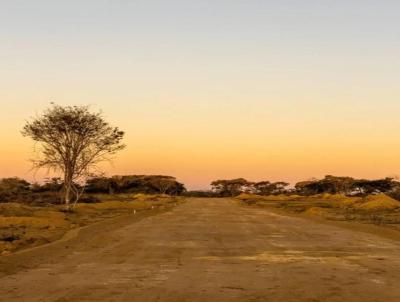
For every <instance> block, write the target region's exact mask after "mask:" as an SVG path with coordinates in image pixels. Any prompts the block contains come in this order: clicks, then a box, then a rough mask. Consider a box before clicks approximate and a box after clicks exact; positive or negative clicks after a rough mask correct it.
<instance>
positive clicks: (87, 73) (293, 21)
mask: <svg viewBox="0 0 400 302" xmlns="http://www.w3.org/2000/svg"><path fill="white" fill-rule="evenodd" d="M399 54H400V1H398V0H396V1H385V0H379V1H378V0H376V1H370V0H359V1H356V0H346V1H345V0H332V1H325V0H318V1H311V0H292V1H269V0H263V1H261V0H240V1H239V0H212V1H211V0H210V1H209V0H201V1H199V0H197V1H191V0H184V1H183V0H182V1H176V0H175V1H174V0H169V1H165V0H159V1H152V0H143V1H135V0H131V1H128V0H113V1H111V0H110V1H102V0H92V1H88V0H87V1H85V0H79V1H72V0H68V1H66V0H65V1H55V0H51V1H50V0H49V1H40V0H35V1H29V0H25V1H19V0H9V1H4V0H0V102H1V105H2V106H1V108H2V109H1V111H0V120H1V127H0V139H1V146H0V177H6V176H14V175H18V176H20V177H24V178H27V179H29V180H32V179H34V175H33V173H32V171H30V163H29V161H28V159H29V158H30V156H31V153H32V151H31V149H32V148H31V147H32V143H31V142H30V141H29V140H28V139H26V138H23V137H21V135H20V132H19V131H20V129H21V128H22V126H23V124H24V122H25V120H26V119H28V118H29V117H30V116H34V115H35V114H37V113H40V112H41V111H42V110H43V109H45V108H46V107H47V106H48V105H49V104H50V102H52V101H53V102H56V103H58V104H62V105H66V104H85V105H91V106H92V108H93V110H100V109H102V110H103V111H104V113H105V115H106V116H107V118H108V119H109V120H110V121H111V122H112V123H113V124H115V125H117V126H119V127H120V128H122V129H123V130H125V131H126V140H125V142H126V144H127V145H128V147H127V148H126V150H124V151H123V152H121V153H120V154H119V156H118V157H117V159H116V160H115V161H114V163H113V165H112V166H110V165H106V166H105V170H106V171H107V173H108V174H109V175H113V174H147V173H151V174H169V175H174V176H176V177H177V178H178V179H179V180H180V181H183V182H184V183H186V184H187V185H188V187H189V188H206V187H207V186H208V184H209V183H210V181H211V180H213V179H217V178H233V177H245V178H248V179H249V180H259V179H270V180H286V181H290V182H294V181H297V180H301V179H307V178H310V177H322V176H323V175H325V174H334V175H351V176H355V177H368V178H375V177H383V176H388V175H395V174H398V173H400V133H399V129H400V83H399V82H400V59H399ZM40 177H42V175H41V176H38V175H36V179H38V178H40Z"/></svg>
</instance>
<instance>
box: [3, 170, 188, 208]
mask: <svg viewBox="0 0 400 302" xmlns="http://www.w3.org/2000/svg"><path fill="white" fill-rule="evenodd" d="M74 185H75V186H76V187H78V188H80V189H83V191H84V192H86V193H105V194H116V193H144V194H168V195H182V194H183V193H184V192H185V191H186V188H185V186H184V185H183V184H182V183H180V182H178V181H177V180H176V179H175V178H174V177H172V176H165V175H124V176H113V177H93V178H90V179H88V180H87V181H86V183H85V184H84V185H79V184H74ZM64 188H65V186H64V183H63V180H62V179H61V178H50V179H46V180H45V181H44V183H43V184H38V183H32V184H31V183H29V182H28V181H26V180H24V179H21V178H18V177H12V178H3V179H0V202H9V201H21V200H22V201H28V202H31V201H34V200H37V199H39V200H41V199H45V200H46V201H49V202H51V201H52V202H54V199H55V198H57V196H58V198H57V201H60V197H62V194H61V193H63V190H64ZM60 194H61V195H60ZM86 199H87V198H86ZM82 201H85V198H83V200H82Z"/></svg>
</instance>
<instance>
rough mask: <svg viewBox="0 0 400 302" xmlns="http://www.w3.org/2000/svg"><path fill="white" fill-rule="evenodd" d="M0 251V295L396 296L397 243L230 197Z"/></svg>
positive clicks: (399, 288) (176, 299)
mask: <svg viewBox="0 0 400 302" xmlns="http://www.w3.org/2000/svg"><path fill="white" fill-rule="evenodd" d="M69 237H70V238H66V239H65V240H63V241H60V242H56V243H53V244H51V245H49V246H47V247H46V246H43V247H41V248H39V249H34V250H32V251H26V252H23V253H21V254H18V255H12V256H5V257H1V258H2V259H1V260H0V271H2V272H3V274H2V275H1V278H0V301H4V302H12V301H29V302H35V301H58V302H61V301H79V302H85V301H129V302H131V301H138V302H146V301H171V302H180V301H188V302H189V301H190V302H197V301H201V302H212V301H218V302H221V301H241V302H243V301H271V302H278V301H282V302H290V301H296V302H302V301H307V302H317V301H321V302H329V301H332V302H333V301H338V302H352V301H359V302H368V301H376V302H378V301H379V302H382V301H387V302H397V301H400V249H399V248H400V242H399V241H396V240H393V239H387V238H385V237H380V236H378V235H373V234H370V233H366V232H361V231H358V230H351V229H348V228H343V227H340V226H336V225H331V224H325V223H319V222H316V221H312V220H308V219H305V218H299V217H291V216H283V215H278V214H274V213H272V212H269V211H268V210H265V209H260V208H252V207H246V206H242V205H240V204H239V203H238V202H237V201H235V200H232V199H206V198H203V199H188V201H187V202H186V203H183V204H182V205H180V206H178V207H176V208H174V209H173V210H172V211H169V212H165V213H161V214H158V215H154V216H150V217H147V218H143V219H142V220H140V221H137V219H134V218H132V217H124V218H119V219H115V220H110V221H107V222H104V223H101V224H99V225H95V226H92V227H89V228H86V229H84V230H81V231H80V232H79V233H78V232H76V234H72V235H71V234H70V235H69Z"/></svg>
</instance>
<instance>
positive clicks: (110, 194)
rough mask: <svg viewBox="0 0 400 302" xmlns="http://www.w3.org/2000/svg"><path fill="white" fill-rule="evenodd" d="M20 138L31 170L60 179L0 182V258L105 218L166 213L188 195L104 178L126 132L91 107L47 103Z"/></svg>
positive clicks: (154, 181)
mask: <svg viewBox="0 0 400 302" xmlns="http://www.w3.org/2000/svg"><path fill="white" fill-rule="evenodd" d="M22 134H23V135H24V136H26V137H29V138H31V139H32V140H33V141H34V142H35V148H34V151H35V158H33V159H32V163H33V168H34V169H43V168H44V169H47V170H48V171H49V172H51V174H52V175H57V176H58V177H53V178H50V179H47V180H45V181H44V182H43V183H29V182H28V181H26V180H24V179H20V178H17V177H14V178H4V179H0V254H2V255H6V254H9V253H11V252H15V251H17V250H20V249H22V248H26V247H32V246H36V245H40V244H43V243H48V242H51V241H54V240H56V239H59V238H61V237H62V236H63V235H64V234H65V233H66V232H67V231H68V230H71V229H73V228H76V227H80V226H85V225H88V224H91V223H94V222H98V221H100V220H103V219H106V218H111V217H115V216H118V215H128V214H129V215H137V214H139V212H141V211H145V210H157V209H165V208H169V207H172V206H174V205H175V204H176V203H177V202H179V201H180V200H181V199H179V198H178V197H177V195H179V194H181V193H182V192H184V191H185V190H186V189H185V187H184V185H183V184H181V183H179V182H178V181H177V180H176V179H175V178H174V177H172V176H165V175H124V176H113V177H105V176H103V174H102V173H101V172H100V171H99V168H98V164H99V163H101V162H103V161H109V160H111V159H112V157H113V156H114V155H115V154H116V153H117V152H118V151H120V150H122V149H124V147H125V145H124V144H123V143H122V139H123V137H124V132H123V131H121V130H119V128H118V127H113V126H111V125H109V123H108V122H107V121H106V120H105V118H104V117H103V115H102V114H101V113H100V112H99V113H93V112H90V110H89V107H86V106H66V107H62V106H59V105H55V104H52V106H51V107H50V108H49V109H47V110H46V111H44V112H43V113H42V114H41V115H38V116H37V117H35V118H33V119H31V120H30V121H28V122H27V123H26V124H25V126H24V127H23V130H22Z"/></svg>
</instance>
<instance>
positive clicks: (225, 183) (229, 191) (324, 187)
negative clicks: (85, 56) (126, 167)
mask: <svg viewBox="0 0 400 302" xmlns="http://www.w3.org/2000/svg"><path fill="white" fill-rule="evenodd" d="M75 186H76V187H79V188H80V189H83V191H84V192H86V193H89V195H90V194H92V193H102V194H119V193H144V194H168V195H185V196H195V197H232V196H237V195H239V194H241V193H249V194H258V195H279V194H298V195H303V196H308V195H316V194H323V193H328V194H344V195H359V196H360V195H361V196H362V195H368V194H377V193H386V194H388V195H390V196H392V197H394V198H396V199H400V182H398V181H397V180H395V179H393V178H389V177H387V178H382V179H375V180H368V179H356V178H352V177H338V176H332V175H327V176H325V177H324V178H322V179H311V180H307V181H301V182H298V183H296V184H295V185H294V187H289V183H287V182H283V181H278V182H270V181H258V182H252V181H247V180H246V179H244V178H236V179H222V180H215V181H213V182H212V183H211V190H204V191H187V190H186V188H185V186H184V184H182V183H180V182H178V181H177V180H176V178H175V177H172V176H166V175H124V176H112V177H92V178H90V179H88V180H87V181H86V183H85V184H84V185H79V184H75ZM62 190H64V184H63V181H62V179H61V178H50V179H47V180H46V181H45V182H44V183H43V184H38V183H33V184H31V183H29V182H27V181H26V180H24V179H21V178H17V177H14V178H3V179H0V202H7V201H18V200H19V199H22V200H24V201H26V200H28V201H32V200H36V199H44V200H54V198H55V197H54V196H57V195H58V196H59V195H60V194H59V193H62ZM87 195H88V194H87ZM87 198H88V197H87V196H86V199H87ZM82 201H85V198H83V200H82Z"/></svg>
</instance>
